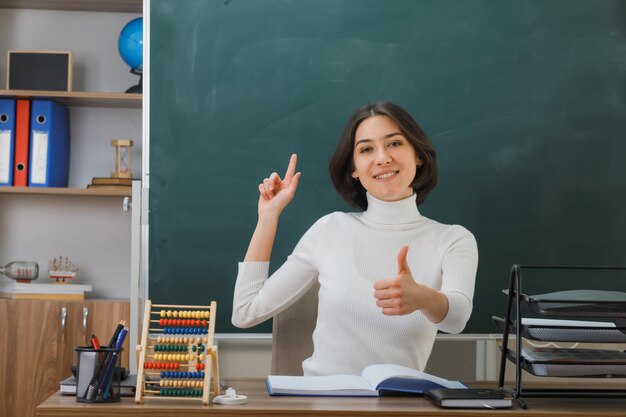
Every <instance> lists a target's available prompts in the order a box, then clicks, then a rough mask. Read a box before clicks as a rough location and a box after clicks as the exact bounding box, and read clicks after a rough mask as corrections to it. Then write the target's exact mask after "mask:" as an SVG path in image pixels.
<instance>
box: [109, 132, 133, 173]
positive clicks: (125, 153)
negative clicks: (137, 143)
mask: <svg viewBox="0 0 626 417" xmlns="http://www.w3.org/2000/svg"><path fill="white" fill-rule="evenodd" d="M111 145H113V146H114V147H115V172H114V173H112V174H111V176H112V177H113V178H132V177H133V170H132V167H131V163H132V155H131V148H132V146H133V141H132V140H129V139H113V140H112V141H111Z"/></svg>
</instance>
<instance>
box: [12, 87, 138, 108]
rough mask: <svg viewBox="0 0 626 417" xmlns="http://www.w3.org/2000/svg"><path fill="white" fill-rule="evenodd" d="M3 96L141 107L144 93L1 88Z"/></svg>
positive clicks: (73, 104)
mask: <svg viewBox="0 0 626 417" xmlns="http://www.w3.org/2000/svg"><path fill="white" fill-rule="evenodd" d="M1 97H19V98H30V99H33V98H35V99H54V100H55V101H58V102H59V103H61V104H63V105H65V106H68V107H111V108H126V109H140V108H141V105H142V100H143V94H126V93H92V92H87V91H30V90H0V98H1Z"/></svg>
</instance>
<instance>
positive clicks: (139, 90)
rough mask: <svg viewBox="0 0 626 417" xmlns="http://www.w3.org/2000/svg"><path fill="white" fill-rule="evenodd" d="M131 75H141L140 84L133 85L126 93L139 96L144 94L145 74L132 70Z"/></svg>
mask: <svg viewBox="0 0 626 417" xmlns="http://www.w3.org/2000/svg"><path fill="white" fill-rule="evenodd" d="M130 73H131V74H135V75H139V83H138V84H137V85H133V86H132V87H129V88H128V90H126V91H125V93H139V94H141V93H143V72H142V71H139V70H136V69H134V68H131V70H130Z"/></svg>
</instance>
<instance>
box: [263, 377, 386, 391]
mask: <svg viewBox="0 0 626 417" xmlns="http://www.w3.org/2000/svg"><path fill="white" fill-rule="evenodd" d="M267 378H268V379H269V381H270V385H271V386H272V389H289V390H290V391H336V390H346V389H350V390H354V389H362V390H370V391H373V390H374V389H373V388H372V387H371V386H370V385H368V383H367V382H366V381H365V380H364V379H363V378H361V377H360V376H356V375H329V376H283V375H270V376H268V377H267Z"/></svg>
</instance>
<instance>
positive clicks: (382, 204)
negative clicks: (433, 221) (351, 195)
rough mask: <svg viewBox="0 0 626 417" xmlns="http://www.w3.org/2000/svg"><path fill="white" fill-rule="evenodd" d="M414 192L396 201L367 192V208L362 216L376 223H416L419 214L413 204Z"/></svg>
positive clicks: (419, 217)
mask: <svg viewBox="0 0 626 417" xmlns="http://www.w3.org/2000/svg"><path fill="white" fill-rule="evenodd" d="M415 198H416V196H415V194H413V195H411V196H410V197H407V198H405V199H403V200H398V201H382V200H379V199H377V198H376V197H374V196H372V195H371V194H370V193H369V192H368V193H367V210H365V211H364V212H363V217H364V218H365V219H366V220H368V221H370V222H372V223H376V224H385V225H402V224H412V223H416V222H417V221H419V220H420V219H421V214H420V212H419V210H418V209H417V205H416V204H415Z"/></svg>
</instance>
